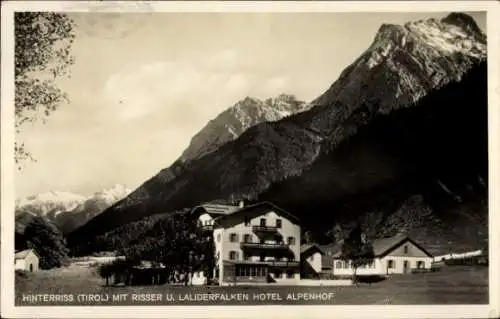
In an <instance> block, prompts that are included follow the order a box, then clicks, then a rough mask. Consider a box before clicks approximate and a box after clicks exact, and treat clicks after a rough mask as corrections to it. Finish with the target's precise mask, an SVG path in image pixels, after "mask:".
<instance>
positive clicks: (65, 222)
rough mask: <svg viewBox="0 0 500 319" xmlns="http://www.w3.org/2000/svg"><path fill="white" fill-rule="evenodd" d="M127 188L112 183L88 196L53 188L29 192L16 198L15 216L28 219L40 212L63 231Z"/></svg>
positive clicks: (94, 213) (124, 193)
mask: <svg viewBox="0 0 500 319" xmlns="http://www.w3.org/2000/svg"><path fill="white" fill-rule="evenodd" d="M130 192H131V190H130V189H128V188H127V187H125V186H123V185H120V184H116V185H113V186H112V187H110V188H107V189H104V190H102V191H99V192H95V193H94V194H93V195H91V196H89V197H85V196H82V195H77V194H73V193H68V192H57V191H50V192H46V193H42V194H38V195H33V196H29V197H26V198H21V199H18V200H17V201H16V219H18V220H29V218H32V217H34V216H42V217H45V218H47V219H48V220H49V221H51V222H53V223H54V224H56V225H57V226H58V227H60V228H61V229H62V230H63V231H69V230H72V229H74V228H76V227H77V226H80V225H82V224H84V223H86V222H87V221H88V220H90V219H91V218H93V217H95V216H97V215H98V214H100V213H101V212H102V211H104V210H105V209H106V208H108V207H109V206H111V205H113V204H114V203H116V202H117V201H119V200H121V199H123V198H124V197H126V196H127V195H129V194H130ZM22 216H24V217H22ZM18 217H19V218H18Z"/></svg>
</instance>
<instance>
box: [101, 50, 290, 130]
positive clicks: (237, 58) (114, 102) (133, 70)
mask: <svg viewBox="0 0 500 319" xmlns="http://www.w3.org/2000/svg"><path fill="white" fill-rule="evenodd" d="M252 64H254V65H255V66H256V68H255V71H252V67H251V66H252ZM257 66H258V60H256V59H254V60H252V59H251V58H250V57H249V56H247V55H245V54H241V53H238V52H236V51H232V50H224V51H219V52H215V53H213V54H207V55H205V56H203V55H201V54H200V55H199V56H197V57H194V58H193V57H191V58H190V59H189V58H185V59H180V60H177V61H156V62H152V63H146V64H142V65H135V66H129V67H127V68H125V69H122V70H120V71H119V72H117V73H115V74H113V75H112V76H110V77H109V78H108V80H107V81H106V83H105V85H104V88H103V92H102V94H103V96H104V99H103V100H104V101H105V108H106V109H107V111H108V112H111V113H112V114H115V115H116V116H117V118H119V119H121V120H124V121H129V120H135V119H138V118H142V117H145V116H149V115H151V114H152V113H154V114H157V112H160V113H161V114H163V115H164V116H165V117H166V118H168V117H169V116H168V115H169V113H175V115H178V112H179V110H178V109H177V110H174V108H179V107H182V112H184V113H190V114H194V116H195V117H198V118H200V119H201V118H203V119H204V120H205V121H206V120H208V119H210V118H213V117H215V116H216V115H217V114H218V113H220V112H221V111H223V110H224V109H226V108H228V107H230V106H231V105H232V103H235V102H236V101H238V100H239V99H242V98H244V97H245V96H248V95H255V96H258V97H269V96H271V95H277V94H279V93H283V90H285V88H286V85H287V84H288V81H289V80H288V77H286V76H276V74H275V72H272V70H269V72H262V70H261V69H259V70H258V71H257ZM259 95H260V96H259ZM262 95H264V96H262ZM171 115H173V114H171ZM196 124H198V123H196Z"/></svg>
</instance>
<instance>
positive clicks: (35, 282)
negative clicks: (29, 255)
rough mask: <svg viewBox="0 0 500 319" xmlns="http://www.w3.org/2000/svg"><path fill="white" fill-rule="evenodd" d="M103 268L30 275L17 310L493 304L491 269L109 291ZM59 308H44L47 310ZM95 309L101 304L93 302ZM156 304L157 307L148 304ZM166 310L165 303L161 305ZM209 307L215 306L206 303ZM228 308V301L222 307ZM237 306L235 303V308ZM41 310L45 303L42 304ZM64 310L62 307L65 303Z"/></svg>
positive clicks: (20, 282) (19, 282)
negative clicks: (104, 302)
mask: <svg viewBox="0 0 500 319" xmlns="http://www.w3.org/2000/svg"><path fill="white" fill-rule="evenodd" d="M96 270H97V268H95V267H89V266H81V265H72V266H70V267H66V268H61V269H54V270H50V271H40V272H38V273H35V274H27V276H25V277H23V276H16V286H15V292H16V305H28V304H29V303H21V302H20V301H21V298H22V297H23V295H29V294H120V293H128V294H140V293H145V294H163V295H166V294H169V293H172V294H176V295H179V294H195V293H238V292H240V293H247V294H256V293H272V292H280V293H281V294H285V295H286V294H287V293H288V292H297V291H300V292H308V293H324V292H327V293H332V292H333V294H334V297H333V298H331V299H330V300H328V301H307V300H300V301H292V300H284V301H272V300H268V301H265V302H255V301H241V302H239V303H238V305H245V304H248V305H250V304H256V303H259V304H268V305H270V304H273V305H276V304H330V305H332V304H337V305H383V304H387V305H422V304H487V303H488V267H472V266H450V267H445V268H443V269H442V271H440V272H435V273H426V274H413V275H406V276H404V275H395V276H392V277H390V278H389V279H387V280H385V281H382V282H379V283H373V284H371V285H368V284H360V285H359V286H358V287H356V286H354V285H353V286H348V287H301V288H296V287H285V286H273V287H268V286H258V287H257V286H255V287H202V286H199V287H174V286H168V285H161V286H139V287H138V286H129V287H106V286H104V280H102V279H101V278H99V277H98V276H97V272H96ZM45 304H46V305H56V304H58V303H50V302H49V303H44V305H45ZM88 304H89V305H90V304H93V305H95V304H96V303H95V302H90V303H88ZM142 304H145V305H148V304H149V305H151V304H154V303H151V302H149V303H147V302H146V303H142ZM157 304H158V305H160V304H161V305H165V303H164V302H163V303H157ZM167 304H171V305H176V304H182V305H200V303H199V302H189V301H184V302H182V303H179V302H171V303H167ZM202 304H203V305H207V304H210V302H208V303H205V302H204V303H202ZM219 304H224V302H222V303H219ZM231 304H234V302H233V303H231ZM38 305H40V304H38ZM58 305H62V304H61V303H59V304H58Z"/></svg>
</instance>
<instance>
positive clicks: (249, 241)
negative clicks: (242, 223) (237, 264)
mask: <svg viewBox="0 0 500 319" xmlns="http://www.w3.org/2000/svg"><path fill="white" fill-rule="evenodd" d="M243 241H244V242H245V243H251V242H252V235H250V234H245V236H244V237H243Z"/></svg>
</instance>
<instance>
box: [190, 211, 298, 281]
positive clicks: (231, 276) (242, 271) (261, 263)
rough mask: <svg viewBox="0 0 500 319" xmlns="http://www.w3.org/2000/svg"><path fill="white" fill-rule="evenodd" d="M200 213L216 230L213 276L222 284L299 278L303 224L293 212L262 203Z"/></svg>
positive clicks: (203, 221)
mask: <svg viewBox="0 0 500 319" xmlns="http://www.w3.org/2000/svg"><path fill="white" fill-rule="evenodd" d="M209 215H210V216H209ZM198 216H199V217H198V219H199V221H200V223H201V224H202V226H204V227H205V228H208V229H210V228H211V229H212V231H213V239H214V244H215V260H216V265H215V269H214V274H213V277H214V278H215V279H216V280H217V281H218V282H219V284H220V285H231V284H255V283H262V284H265V283H270V282H279V281H281V280H290V279H296V280H298V279H300V225H299V221H298V219H297V218H296V217H294V216H293V215H291V214H289V213H287V212H285V211H284V210H282V209H281V208H279V207H277V206H275V205H274V204H272V203H269V202H263V203H258V204H255V205H249V206H244V205H241V204H240V205H239V206H237V207H234V206H233V207H232V208H229V207H228V208H227V209H226V210H225V212H224V213H222V214H219V215H218V216H217V217H215V214H214V213H213V212H212V213H211V214H210V212H209V211H206V210H205V211H202V212H199V213H198ZM214 217H215V218H214ZM210 218H212V219H210Z"/></svg>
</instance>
